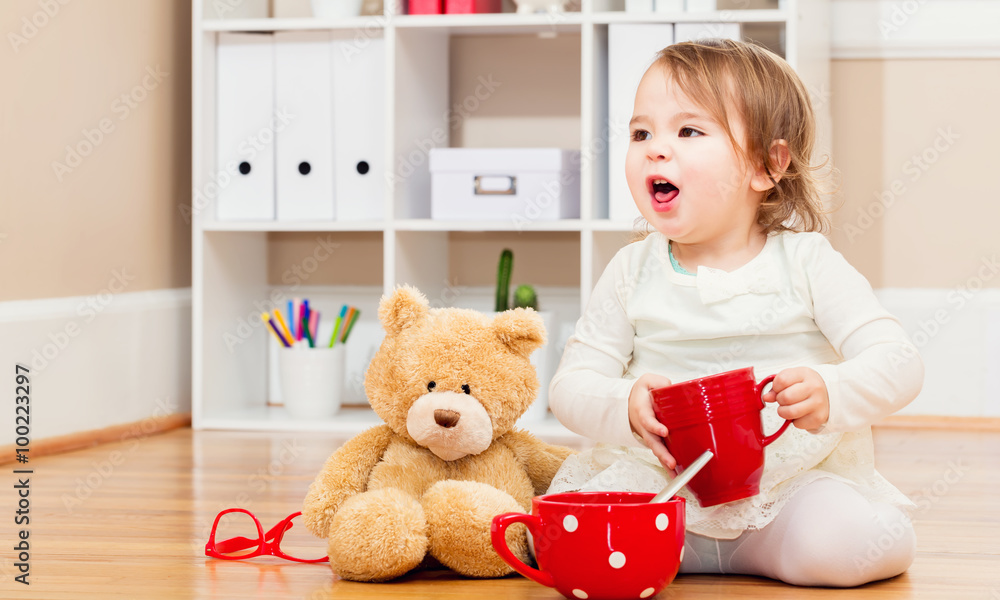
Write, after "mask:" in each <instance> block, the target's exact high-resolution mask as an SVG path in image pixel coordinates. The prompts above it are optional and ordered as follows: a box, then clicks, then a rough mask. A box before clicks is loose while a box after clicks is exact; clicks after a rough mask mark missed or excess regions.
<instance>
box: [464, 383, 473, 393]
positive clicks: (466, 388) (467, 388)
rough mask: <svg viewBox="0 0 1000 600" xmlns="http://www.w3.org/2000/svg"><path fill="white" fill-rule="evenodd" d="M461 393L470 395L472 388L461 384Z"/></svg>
mask: <svg viewBox="0 0 1000 600" xmlns="http://www.w3.org/2000/svg"><path fill="white" fill-rule="evenodd" d="M462 391H463V392H465V393H466V394H471V393H472V388H470V387H469V384H467V383H465V384H462Z"/></svg>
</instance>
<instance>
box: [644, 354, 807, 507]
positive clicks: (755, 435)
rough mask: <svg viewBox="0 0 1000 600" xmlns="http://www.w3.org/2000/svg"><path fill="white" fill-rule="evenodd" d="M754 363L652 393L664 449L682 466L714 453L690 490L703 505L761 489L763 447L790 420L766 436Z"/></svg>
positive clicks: (761, 388) (765, 381)
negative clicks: (663, 427)
mask: <svg viewBox="0 0 1000 600" xmlns="http://www.w3.org/2000/svg"><path fill="white" fill-rule="evenodd" d="M773 380H774V375H771V376H769V377H765V378H764V379H763V380H761V382H760V383H756V382H755V381H756V380H755V379H754V375H753V367H747V368H745V369H737V370H735V371H727V372H726V373H719V374H717V375H711V376H709V377H702V378H700V379H692V380H691V381H684V382H681V383H676V384H674V385H669V386H666V387H662V388H658V389H655V390H652V392H650V394H651V396H652V399H653V412H654V413H655V414H656V418H657V419H658V420H659V421H660V422H661V423H663V424H664V425H666V427H667V437H666V438H665V442H666V446H667V450H668V451H669V452H670V454H672V455H673V457H674V458H675V459H677V465H678V466H680V467H682V468H683V467H685V466H687V465H689V464H691V463H692V462H694V461H695V460H696V459H697V458H698V457H699V456H700V455H701V454H702V453H703V452H704V451H705V450H711V451H712V452H713V453H714V454H715V458H713V459H712V460H711V461H709V463H708V464H707V465H705V468H703V469H702V470H701V471H699V472H698V474H697V475H695V476H694V477H693V478H692V479H691V481H690V483H688V486H687V487H688V488H689V489H690V490H691V492H692V493H693V494H694V496H695V497H696V498H697V499H698V502H699V503H700V504H701V505H702V506H715V505H717V504H723V503H725V502H733V501H734V500H742V499H744V498H750V497H751V496H756V495H757V494H758V493H760V477H761V474H762V473H763V471H764V447H765V446H767V445H768V444H770V443H771V442H773V441H774V440H776V439H778V436H780V435H781V434H782V433H784V432H785V429H787V428H788V425H789V424H791V421H788V420H785V422H784V424H782V426H781V428H780V429H778V431H776V432H774V433H773V434H771V435H769V436H766V437H765V436H764V433H763V431H762V427H761V419H760V411H761V409H763V408H764V401H763V399H762V393H763V391H764V386H766V385H767V384H769V383H771V381H773Z"/></svg>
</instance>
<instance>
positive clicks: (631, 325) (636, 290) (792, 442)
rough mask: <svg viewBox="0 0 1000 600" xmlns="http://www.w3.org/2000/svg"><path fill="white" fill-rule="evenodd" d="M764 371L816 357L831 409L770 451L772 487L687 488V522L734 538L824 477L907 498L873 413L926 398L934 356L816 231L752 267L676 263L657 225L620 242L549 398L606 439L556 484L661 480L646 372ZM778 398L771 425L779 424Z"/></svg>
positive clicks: (772, 249) (872, 493)
mask: <svg viewBox="0 0 1000 600" xmlns="http://www.w3.org/2000/svg"><path fill="white" fill-rule="evenodd" d="M747 366H752V367H754V371H755V373H754V374H755V376H756V378H757V379H758V381H759V380H760V379H763V378H764V377H766V376H767V375H770V374H774V373H777V372H778V371H781V370H782V369H785V368H789V367H796V366H808V367H811V368H813V369H815V370H816V371H817V372H818V373H819V374H820V376H821V377H822V378H823V380H824V382H825V383H826V385H827V389H828V391H829V396H830V418H829V421H828V422H827V423H826V424H825V425H824V426H823V427H821V428H820V429H818V430H816V431H812V432H806V431H803V430H801V429H798V428H795V427H789V428H788V429H787V430H786V431H785V433H784V434H783V435H782V436H781V437H780V438H778V440H776V441H775V442H774V443H772V444H771V445H770V446H768V447H767V450H766V453H765V466H764V473H763V476H762V478H761V484H760V488H761V493H760V494H759V495H757V496H755V497H753V498H748V499H745V500H739V501H736V502H730V503H727V504H722V505H718V506H714V507H709V508H703V507H701V506H700V505H699V504H698V502H697V501H696V500H695V499H694V498H693V497H692V496H691V495H689V494H688V493H687V492H682V495H684V496H685V497H686V498H687V499H688V504H687V506H688V509H687V529H688V531H691V532H693V533H697V534H700V535H705V536H709V537H714V538H719V539H733V538H736V537H738V536H739V535H740V534H741V533H742V532H743V531H745V530H747V529H760V528H762V527H764V526H765V525H767V524H768V523H769V522H770V521H771V520H772V519H773V518H774V516H775V515H776V514H777V513H778V511H779V510H781V507H782V505H784V503H785V502H786V501H787V500H788V499H789V498H790V497H791V496H792V495H793V494H794V493H795V492H796V490H798V489H800V488H802V487H803V486H805V485H807V484H808V483H810V482H812V481H815V480H817V479H820V478H832V479H836V480H838V481H843V482H845V483H847V484H849V485H851V486H853V487H854V488H855V489H857V490H858V491H859V492H861V493H862V494H863V495H864V496H865V497H867V498H869V499H870V500H872V501H882V502H887V503H889V504H892V505H895V506H898V507H901V508H908V507H912V503H911V502H910V501H909V499H908V498H907V497H906V496H905V495H903V494H902V493H901V492H899V491H898V490H897V489H896V488H895V487H893V486H892V485H891V484H890V483H889V482H888V481H886V480H885V479H884V478H883V477H882V476H881V475H879V473H878V472H877V471H876V470H875V467H874V451H873V444H872V436H871V428H870V425H871V424H872V423H873V422H875V421H877V420H879V419H881V418H882V417H884V416H886V415H888V414H891V413H893V412H895V411H897V410H899V409H900V408H902V407H903V406H905V405H906V404H908V403H909V402H910V401H912V400H913V398H914V397H916V395H917V393H918V392H919V391H920V387H921V385H922V383H923V363H922V361H921V360H920V357H919V355H918V354H917V352H916V349H915V347H914V346H913V344H912V342H910V340H909V339H908V337H907V335H906V333H905V332H904V331H903V329H902V327H901V326H900V324H899V322H898V321H897V320H896V319H895V318H894V317H893V316H892V315H890V314H889V313H888V312H886V311H885V309H884V308H882V306H881V305H880V304H879V302H878V300H877V299H876V298H875V295H874V293H873V291H872V288H871V286H870V285H869V284H868V282H867V280H865V278H864V277H863V276H862V275H861V274H860V273H858V272H857V271H856V270H855V269H854V268H853V267H851V266H850V265H849V264H848V263H847V261H846V260H845V259H844V258H843V256H841V255H840V253H838V252H836V251H835V250H834V249H833V248H832V247H831V246H830V244H829V242H827V240H826V238H824V237H823V236H822V235H820V234H818V233H790V232H783V233H778V234H772V235H771V236H769V237H768V239H767V242H766V243H765V245H764V248H763V250H761V252H760V254H758V255H757V256H756V257H755V258H754V259H752V260H751V261H750V262H748V263H747V264H745V265H744V266H742V267H740V268H738V269H736V270H734V271H732V272H725V271H721V270H718V269H710V268H707V267H699V268H698V272H697V274H696V275H685V274H682V273H678V272H676V271H675V270H674V269H673V267H672V266H671V263H670V255H669V245H668V241H667V240H666V239H665V238H664V237H663V236H662V235H661V234H659V233H653V234H651V235H649V237H647V238H646V239H645V240H643V241H641V242H636V243H633V244H630V245H628V246H626V247H625V248H623V249H621V250H620V251H619V252H618V254H617V255H615V257H614V258H613V259H612V261H611V263H610V264H609V265H608V267H607V269H606V270H605V272H604V274H603V275H602V276H601V278H600V280H599V281H598V283H597V285H596V286H595V288H594V292H593V295H592V296H591V298H590V301H589V303H588V306H587V309H586V310H585V311H584V314H583V316H582V317H581V318H580V320H579V321H578V322H577V325H576V331H575V333H574V335H573V336H572V337H571V338H570V340H569V342H568V343H567V345H566V349H565V352H564V354H563V358H562V361H561V363H560V365H559V369H558V371H557V372H556V374H555V376H554V377H553V380H552V384H551V387H550V391H549V403H550V406H551V408H552V412H553V413H554V414H555V416H556V417H557V418H558V419H559V420H560V421H561V422H562V423H563V424H564V425H566V427H568V428H569V429H570V430H572V431H574V432H576V433H579V434H581V435H584V436H586V437H588V438H590V439H592V440H594V441H596V442H598V445H597V446H596V447H595V448H594V449H592V450H589V451H586V452H583V453H581V454H579V455H576V456H573V457H571V458H569V459H567V460H566V462H565V463H564V464H563V466H562V468H561V469H560V470H559V472H558V473H557V474H556V477H555V478H554V479H553V482H552V485H551V486H550V488H549V492H550V493H554V492H562V491H571V490H578V489H582V490H596V489H604V490H608V489H613V490H629V491H646V492H658V491H660V489H662V488H663V486H664V485H666V483H667V482H668V481H669V476H668V475H667V473H666V471H665V470H664V469H663V468H662V467H661V466H660V465H659V462H658V461H657V459H656V458H655V457H654V456H653V454H652V452H651V451H649V450H648V449H647V448H646V447H645V446H644V445H643V444H642V442H641V440H640V439H639V438H638V437H637V436H635V434H634V433H633V432H632V429H631V426H630V425H629V420H628V396H629V392H630V391H631V388H632V384H633V383H634V382H635V380H636V379H637V378H638V377H639V376H641V375H643V374H644V373H649V372H652V373H658V374H660V375H664V376H666V377H668V378H670V380H671V381H674V382H680V381H686V380H689V379H694V378H697V377H703V376H706V375H711V374H715V373H720V372H723V371H729V370H732V369H738V368H742V367H747ZM776 411H777V407H776V405H775V404H769V405H768V406H767V407H766V408H765V410H764V412H763V423H764V432H765V433H771V432H773V431H775V430H777V428H778V427H779V426H780V425H781V423H782V419H781V418H779V417H778V416H777V412H776Z"/></svg>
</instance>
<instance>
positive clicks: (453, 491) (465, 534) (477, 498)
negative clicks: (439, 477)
mask: <svg viewBox="0 0 1000 600" xmlns="http://www.w3.org/2000/svg"><path fill="white" fill-rule="evenodd" d="M422 503H423V506H424V514H425V515H426V516H427V525H428V537H429V539H430V553H431V555H432V556H434V557H435V558H437V559H438V560H439V561H441V563H442V564H444V565H445V566H447V567H448V568H450V569H452V570H453V571H456V572H458V573H461V574H463V575H467V576H469V577H503V576H504V575H509V574H510V573H512V572H513V569H511V568H510V566H509V565H508V564H507V563H505V562H504V561H503V560H501V558H500V556H499V555H498V554H497V553H496V550H494V549H493V543H492V542H491V540H490V525H491V524H492V522H493V517H494V516H496V515H499V514H501V513H506V512H523V511H524V510H523V509H522V508H521V506H519V505H518V503H517V502H516V501H515V500H514V498H512V497H511V496H510V495H509V494H507V493H506V492H503V491H500V490H498V489H497V488H495V487H493V486H491V485H487V484H485V483H478V482H474V481H454V480H447V481H439V482H437V483H435V484H434V485H433V486H431V488H430V489H429V490H427V493H426V494H424V497H423V499H422ZM525 532H526V530H525V528H524V526H523V525H521V524H515V525H512V526H510V527H509V528H508V529H507V546H508V547H509V548H510V550H511V552H513V553H514V555H515V556H517V557H518V558H520V559H521V560H522V561H525V562H527V561H528V560H529V557H528V546H527V539H526V535H525Z"/></svg>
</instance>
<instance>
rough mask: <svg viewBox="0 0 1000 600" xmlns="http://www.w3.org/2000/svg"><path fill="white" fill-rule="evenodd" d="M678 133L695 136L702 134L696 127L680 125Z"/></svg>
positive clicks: (684, 135) (683, 135)
mask: <svg viewBox="0 0 1000 600" xmlns="http://www.w3.org/2000/svg"><path fill="white" fill-rule="evenodd" d="M678 135H679V136H680V137H696V136H699V135H704V134H703V133H702V132H700V131H698V130H697V129H692V128H690V127H682V128H681V130H680V133H679V134H678Z"/></svg>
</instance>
